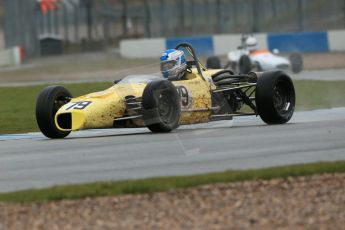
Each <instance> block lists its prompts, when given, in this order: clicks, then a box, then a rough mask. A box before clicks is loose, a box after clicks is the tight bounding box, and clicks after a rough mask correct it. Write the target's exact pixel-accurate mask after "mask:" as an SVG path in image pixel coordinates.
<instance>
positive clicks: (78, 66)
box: [0, 57, 157, 79]
mask: <svg viewBox="0 0 345 230" xmlns="http://www.w3.org/2000/svg"><path fill="white" fill-rule="evenodd" d="M76 58H77V57H76ZM156 63H157V60H155V59H150V58H149V59H125V58H116V57H109V58H100V59H99V60H81V61H78V60H74V59H73V60H70V61H69V62H66V61H63V62H58V61H57V62H56V63H54V62H52V61H49V63H46V64H42V65H39V66H35V65H33V66H32V67H27V68H22V69H15V70H7V71H1V72H0V78H1V79H11V78H25V77H30V76H37V75H38V76H39V75H51V74H54V75H59V74H62V75H63V74H73V73H87V72H95V71H103V70H108V71H110V70H114V71H120V70H123V69H128V68H135V67H138V66H145V65H153V64H156ZM156 65H157V64H156Z"/></svg>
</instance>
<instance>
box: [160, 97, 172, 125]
mask: <svg viewBox="0 0 345 230" xmlns="http://www.w3.org/2000/svg"><path fill="white" fill-rule="evenodd" d="M173 103H174V101H173V100H172V96H171V95H169V94H168V93H167V92H166V91H161V92H160V94H159V100H158V113H159V116H160V118H161V119H162V121H163V122H164V123H166V124H167V123H169V122H170V120H171V116H172V113H173Z"/></svg>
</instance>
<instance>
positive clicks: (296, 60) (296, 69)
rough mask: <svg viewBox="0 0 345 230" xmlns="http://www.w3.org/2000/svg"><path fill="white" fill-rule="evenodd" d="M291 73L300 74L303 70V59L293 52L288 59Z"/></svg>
mask: <svg viewBox="0 0 345 230" xmlns="http://www.w3.org/2000/svg"><path fill="white" fill-rule="evenodd" d="M289 60H290V63H291V69H292V72H293V73H300V72H301V71H302V70H303V57H302V55H301V54H300V53H297V52H294V53H292V54H291V55H290V57H289Z"/></svg>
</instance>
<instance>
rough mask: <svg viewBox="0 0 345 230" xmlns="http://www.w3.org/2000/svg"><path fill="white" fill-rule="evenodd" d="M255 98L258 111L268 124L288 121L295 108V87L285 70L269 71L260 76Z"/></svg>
mask: <svg viewBox="0 0 345 230" xmlns="http://www.w3.org/2000/svg"><path fill="white" fill-rule="evenodd" d="M255 100H256V107H257V112H258V114H259V115H260V117H261V119H262V120H263V121H264V122H266V123H267V124H283V123H286V122H288V121H289V120H290V119H291V117H292V115H293V113H294V110H295V100H296V99H295V89H294V86H293V83H292V80H291V78H290V77H289V76H288V75H287V74H286V73H284V72H283V71H269V72H265V73H263V75H262V76H260V77H259V79H258V82H257V86H256V92H255Z"/></svg>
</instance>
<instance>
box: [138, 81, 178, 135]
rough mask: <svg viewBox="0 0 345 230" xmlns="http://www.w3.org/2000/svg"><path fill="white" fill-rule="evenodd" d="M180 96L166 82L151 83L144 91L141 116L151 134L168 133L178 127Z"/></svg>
mask: <svg viewBox="0 0 345 230" xmlns="http://www.w3.org/2000/svg"><path fill="white" fill-rule="evenodd" d="M180 101H181V100H180V95H179V94H178V92H177V90H176V88H175V86H174V85H173V84H172V83H171V82H170V81H168V80H158V81H152V82H150V83H149V84H147V86H146V87H145V89H144V92H143V96H142V114H143V119H144V122H145V125H146V126H147V128H149V129H150V130H151V131H152V132H170V131H172V130H173V129H175V128H177V127H178V123H179V120H180V116H181V104H180Z"/></svg>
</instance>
